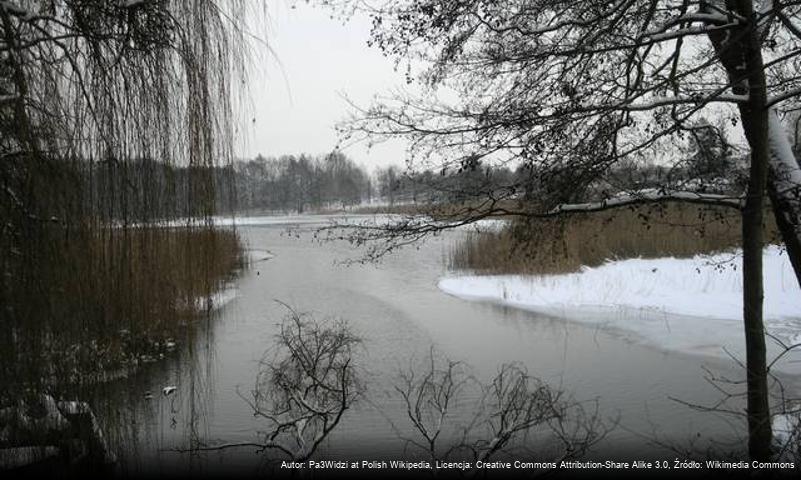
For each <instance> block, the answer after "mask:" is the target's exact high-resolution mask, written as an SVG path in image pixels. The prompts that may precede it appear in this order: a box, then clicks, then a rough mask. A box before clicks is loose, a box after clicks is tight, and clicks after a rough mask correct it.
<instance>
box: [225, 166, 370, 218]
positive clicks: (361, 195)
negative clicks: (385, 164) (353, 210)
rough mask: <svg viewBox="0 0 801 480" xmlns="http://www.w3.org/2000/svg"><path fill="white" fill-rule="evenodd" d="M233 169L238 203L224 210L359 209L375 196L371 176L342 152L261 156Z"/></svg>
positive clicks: (298, 210) (302, 210) (301, 210)
mask: <svg viewBox="0 0 801 480" xmlns="http://www.w3.org/2000/svg"><path fill="white" fill-rule="evenodd" d="M232 169H233V177H234V188H235V189H236V194H237V195H236V196H237V201H236V204H235V205H227V206H226V207H224V208H223V209H224V210H232V209H242V210H253V209H264V210H289V211H297V212H301V213H302V212H304V211H306V210H308V209H310V208H312V209H319V208H326V207H328V208H331V207H344V206H353V205H358V204H360V203H362V202H363V201H365V200H367V199H368V198H370V197H371V195H372V192H370V188H371V182H370V177H369V174H368V173H367V172H366V171H365V170H364V169H363V168H362V167H360V166H359V165H356V163H354V162H353V160H351V159H350V158H348V157H347V156H345V155H344V154H343V153H341V152H333V153H329V154H327V155H324V156H318V157H312V156H310V155H306V154H302V155H299V156H295V155H284V156H281V157H279V158H269V159H268V158H265V157H263V156H261V155H259V156H257V157H256V158H255V159H253V160H250V161H245V162H237V163H236V164H234V165H233V167H232ZM218 175H219V172H218Z"/></svg>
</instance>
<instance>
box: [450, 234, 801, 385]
mask: <svg viewBox="0 0 801 480" xmlns="http://www.w3.org/2000/svg"><path fill="white" fill-rule="evenodd" d="M764 269H765V308H764V315H765V320H766V325H767V328H768V331H769V332H770V333H772V334H773V335H775V336H777V337H778V338H779V339H780V340H782V342H784V343H785V344H788V345H790V344H794V343H798V342H799V340H801V289H799V287H798V282H797V281H796V278H795V275H794V273H793V270H792V267H791V265H790V261H789V259H788V258H787V255H786V252H784V251H783V250H782V249H780V248H779V247H776V246H771V247H768V248H766V249H765V253H764ZM439 288H440V289H441V290H442V291H444V292H445V293H448V294H450V295H454V296H456V297H460V298H464V299H469V300H484V301H492V302H496V303H499V304H503V305H507V306H511V307H516V308H521V309H526V310H532V311H537V312H541V313H545V314H549V315H555V316H559V317H563V318H567V319H569V320H572V321H577V322H581V323H585V324H591V325H595V326H598V327H602V328H604V329H609V330H615V331H618V332H621V333H623V334H624V335H626V336H627V337H629V338H633V339H634V340H636V341H641V342H644V343H647V344H650V345H654V346H657V347H659V348H663V349H666V350H674V351H680V352H685V353H692V354H704V355H712V356H716V357H726V358H728V357H729V355H730V354H735V355H736V356H738V357H740V358H744V356H743V355H741V354H742V347H743V332H742V330H743V328H742V275H741V273H740V257H739V255H738V253H737V252H735V253H727V254H717V255H712V256H696V257H694V258H687V259H676V258H657V259H629V260H618V261H610V262H607V263H606V264H604V265H602V266H600V267H597V268H589V267H584V268H582V270H581V271H580V272H578V273H570V274H563V275H493V276H475V275H468V276H458V277H445V278H442V279H440V281H439ZM769 343H771V342H770V341H769ZM796 350H799V351H796V352H791V355H789V356H791V357H795V358H794V359H795V360H796V362H791V361H783V362H781V365H779V364H777V365H776V368H777V369H779V370H783V371H789V372H792V373H801V367H799V363H798V362H797V360H798V357H799V356H801V348H799V349H796Z"/></svg>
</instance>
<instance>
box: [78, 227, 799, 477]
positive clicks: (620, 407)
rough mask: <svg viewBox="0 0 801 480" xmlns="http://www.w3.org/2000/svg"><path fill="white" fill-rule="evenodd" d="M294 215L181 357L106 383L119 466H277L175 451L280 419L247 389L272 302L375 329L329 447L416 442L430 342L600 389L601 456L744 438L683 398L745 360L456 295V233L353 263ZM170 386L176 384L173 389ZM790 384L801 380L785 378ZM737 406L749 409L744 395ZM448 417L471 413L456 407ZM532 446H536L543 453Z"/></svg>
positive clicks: (264, 237)
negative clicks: (449, 286)
mask: <svg viewBox="0 0 801 480" xmlns="http://www.w3.org/2000/svg"><path fill="white" fill-rule="evenodd" d="M285 227H286V225H282V224H280V222H275V221H270V222H265V224H263V225H249V226H247V227H240V228H241V232H242V234H243V236H244V237H245V239H246V241H247V243H248V246H249V248H251V249H252V250H254V258H259V257H261V256H263V255H262V253H263V251H264V250H269V252H271V253H272V254H273V255H274V258H272V259H270V260H265V261H260V262H256V263H254V264H253V265H252V266H251V268H249V269H248V270H246V271H244V272H242V274H241V276H240V277H239V279H238V281H237V282H236V289H237V290H236V292H237V293H236V298H235V299H234V300H232V301H231V302H229V303H227V304H226V305H225V306H224V307H222V308H221V309H220V310H218V311H217V312H216V313H214V314H213V315H211V317H210V318H209V319H208V320H206V321H205V324H204V325H202V328H201V329H200V332H199V333H198V334H197V335H195V336H193V337H192V339H191V340H190V339H186V340H184V341H183V342H181V341H179V345H178V348H177V349H176V353H175V354H174V355H173V356H171V357H169V358H167V359H166V360H164V361H163V362H161V363H157V364H153V365H151V366H150V367H149V368H148V369H146V370H144V371H141V372H139V373H138V374H137V375H136V376H134V377H133V378H130V379H127V380H123V381H118V382H113V383H110V384H107V385H105V386H103V387H101V388H100V389H99V390H98V391H96V392H95V394H94V398H93V399H92V402H93V404H94V407H95V409H96V411H97V414H98V416H99V417H100V418H101V421H102V423H103V424H104V425H105V429H106V435H107V436H108V437H109V440H110V442H111V443H112V445H113V446H114V447H115V448H116V450H117V451H118V452H119V457H120V464H119V467H118V468H119V469H120V471H121V472H123V473H125V472H128V473H141V472H143V471H144V472H148V473H151V474H161V473H176V472H180V473H187V472H193V473H195V472H196V473H201V472H211V473H214V472H226V473H245V474H249V473H253V472H254V471H257V470H258V469H259V468H261V467H263V466H264V462H265V458H266V457H265V455H262V454H257V453H255V452H254V449H252V448H242V449H236V450H226V451H224V452H204V453H193V454H190V453H180V452H176V451H175V450H179V449H185V448H188V447H189V446H190V445H192V444H196V445H197V444H201V445H202V444H215V443H222V442H238V441H254V440H257V439H258V432H259V431H260V430H262V429H264V428H266V427H267V426H266V425H265V424H263V423H261V422H260V420H259V419H258V418H254V416H253V414H252V411H251V410H250V408H249V406H248V404H247V403H246V401H245V400H244V399H243V398H242V395H244V396H245V397H247V396H248V395H249V392H250V390H251V389H252V387H253V385H254V382H255V379H256V376H257V374H258V371H259V360H260V359H261V358H262V356H263V354H264V353H265V351H266V350H267V349H268V348H270V346H271V345H272V344H273V341H274V335H275V334H276V332H277V324H278V323H279V322H280V321H281V319H282V317H283V316H284V314H285V313H286V310H285V307H283V306H281V305H280V304H279V303H277V302H275V300H280V301H281V302H285V303H287V304H289V305H292V306H293V307H294V308H295V309H297V310H299V311H307V312H310V313H312V314H314V315H316V316H318V317H326V316H331V317H340V318H342V319H346V320H347V321H348V322H349V323H350V325H351V326H352V327H353V329H354V330H355V332H356V333H357V334H358V335H359V336H361V337H362V338H363V339H364V344H363V349H362V350H360V351H359V354H358V355H359V356H358V364H359V366H360V369H361V372H362V375H363V376H364V378H365V379H367V382H366V383H367V385H368V392H367V395H368V396H367V400H366V401H364V402H362V403H360V404H359V405H358V406H357V407H356V408H354V409H353V410H351V411H349V412H348V413H347V414H346V416H345V417H344V418H343V420H342V423H341V425H340V426H339V427H338V429H337V430H336V431H335V432H334V434H333V435H332V436H331V438H330V439H329V440H328V441H327V442H326V443H325V444H324V445H323V448H322V450H321V451H320V452H319V455H317V456H318V457H319V458H345V457H348V458H356V459H368V460H369V459H384V458H390V457H392V458H407V457H411V456H413V454H412V452H410V451H408V450H407V451H404V443H403V441H402V440H400V439H399V434H398V432H396V431H394V430H393V428H392V427H391V425H390V421H391V422H393V423H394V424H395V425H396V426H397V428H398V430H400V433H401V434H410V431H409V429H408V422H405V421H404V417H403V413H402V409H401V404H400V402H399V400H398V398H397V397H396V396H393V395H391V392H392V385H393V383H394V381H395V380H394V378H395V374H396V372H397V371H398V369H399V368H401V367H404V366H408V365H410V362H412V361H413V359H420V358H422V357H423V356H425V355H426V354H427V353H428V351H429V348H430V347H431V346H432V345H433V346H434V347H435V348H436V349H437V350H438V351H440V352H442V353H443V354H444V355H446V356H448V357H449V358H451V359H453V360H461V361H464V362H466V363H468V364H469V365H470V366H471V367H472V368H473V371H474V373H475V374H476V376H477V377H478V378H480V379H482V380H485V381H486V380H488V379H489V378H490V377H491V376H492V375H493V374H494V373H495V372H496V371H497V369H498V367H499V366H500V365H501V364H502V363H504V362H520V363H522V364H524V365H525V366H526V367H527V368H528V371H529V373H531V374H533V375H535V376H538V377H539V378H541V379H542V380H544V381H546V382H548V383H549V384H550V385H552V386H554V387H558V388H560V389H563V390H565V391H567V392H570V393H571V394H572V395H573V396H574V397H575V398H576V399H579V400H597V402H598V405H599V406H600V409H601V412H602V415H603V416H604V417H605V418H606V419H607V423H608V424H612V423H613V419H619V422H618V423H617V426H616V427H615V428H614V429H613V430H612V431H611V432H610V433H609V435H608V436H607V437H606V439H605V440H604V441H603V442H602V443H601V444H599V445H598V446H597V447H596V448H595V449H594V451H593V452H592V453H591V456H592V457H595V458H603V459H605V458H612V457H624V456H625V457H627V459H628V460H631V459H632V458H631V457H632V456H636V457H638V458H646V459H648V458H656V457H657V456H666V457H668V458H674V457H675V454H674V453H673V452H671V451H670V450H667V449H665V447H664V445H659V443H664V444H670V443H676V444H679V445H682V446H684V447H687V446H688V445H690V444H693V445H696V446H698V447H701V448H704V447H708V446H710V445H711V446H712V447H713V448H714V449H715V450H716V451H719V452H727V451H730V450H735V449H741V448H743V444H742V438H743V435H744V425H743V423H742V422H740V421H739V420H737V419H735V418H732V417H729V416H724V415H721V414H717V413H708V412H700V411H696V410H693V409H691V408H689V407H687V406H686V405H684V404H682V403H681V402H679V401H676V400H675V399H678V400H681V401H684V402H690V403H697V404H703V405H711V404H714V403H715V402H717V401H719V400H720V399H721V397H722V394H721V392H719V391H718V390H716V389H715V388H714V387H713V386H712V385H711V384H710V383H709V382H708V381H707V380H706V379H705V376H707V375H708V372H707V371H706V370H705V369H708V370H709V371H712V372H714V373H715V374H717V375H720V376H725V377H729V378H742V377H743V372H742V370H741V369H740V368H739V367H737V366H736V365H734V364H733V363H726V362H723V361H720V360H715V359H710V358H703V357H691V356H686V355H681V354H677V353H669V352H663V351H659V350H657V349H654V348H651V347H647V346H644V345H640V344H637V343H635V342H632V341H631V340H630V339H628V338H627V337H624V336H621V335H620V334H618V333H615V332H609V331H605V330H604V329H603V328H588V327H586V326H582V325H580V324H576V323H572V322H570V321H566V320H563V319H555V318H548V317H545V316H541V315H537V314H534V313H530V312H523V311H518V310H513V309H508V308H503V307H499V306H495V305H491V304H484V303H476V302H468V301H464V300H460V299H457V298H453V297H450V296H447V295H445V294H443V293H442V292H440V291H439V290H438V289H437V287H436V282H437V279H438V278H439V277H440V276H442V275H443V274H445V273H446V269H445V267H444V261H443V259H444V257H445V256H446V253H447V249H448V246H449V245H451V244H452V242H454V241H457V240H458V237H459V235H460V234H459V233H454V234H452V235H450V236H444V237H439V238H436V239H433V240H432V241H429V242H428V243H425V244H424V245H422V246H421V247H420V248H419V249H414V248H411V249H405V250H402V251H401V252H400V253H398V254H396V255H394V256H392V257H390V258H387V259H386V260H385V261H384V262H383V263H381V264H379V265H373V264H371V265H354V266H342V265H339V264H338V261H341V260H344V259H347V258H352V257H355V256H357V255H358V252H354V251H352V250H351V249H350V247H349V246H348V245H346V244H335V243H326V244H322V245H321V244H318V243H314V242H313V241H311V239H310V237H305V236H301V238H296V237H294V236H287V235H285ZM306 227H307V228H310V225H307V226H306ZM167 386H176V387H177V390H176V391H175V392H174V393H172V394H171V395H169V396H165V395H163V394H162V388H164V387H167ZM785 386H787V387H788V388H790V389H796V391H797V388H798V383H797V382H795V383H794V382H793V381H789V380H788V381H787V382H786V385H785ZM146 392H151V394H152V398H150V399H147V398H145V395H146ZM728 405H729V407H731V408H734V409H738V408H739V409H742V408H743V404H742V402H740V401H739V400H737V399H734V400H732V401H731V402H730V403H729V404H728ZM450 420H451V421H452V422H454V423H458V422H460V421H463V420H464V418H462V417H460V416H459V414H455V415H454V417H452V418H451V419H450ZM528 459H529V460H538V458H536V453H535V454H532V455H529V458H528ZM539 460H545V459H544V458H540V459H539Z"/></svg>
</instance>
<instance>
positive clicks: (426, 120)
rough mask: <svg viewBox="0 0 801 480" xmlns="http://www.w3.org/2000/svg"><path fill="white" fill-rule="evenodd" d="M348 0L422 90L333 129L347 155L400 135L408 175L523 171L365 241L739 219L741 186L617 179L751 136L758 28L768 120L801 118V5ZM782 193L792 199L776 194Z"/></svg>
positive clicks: (363, 109)
mask: <svg viewBox="0 0 801 480" xmlns="http://www.w3.org/2000/svg"><path fill="white" fill-rule="evenodd" d="M327 3H332V2H327ZM333 3H337V2H333ZM339 3H343V2H339ZM344 3H348V4H350V5H353V3H357V4H358V5H361V6H362V8H364V9H365V10H366V11H367V12H368V14H369V15H371V16H372V18H373V31H372V39H371V43H372V45H373V46H374V47H376V48H379V49H381V50H382V51H383V52H385V54H386V55H388V56H389V57H391V58H394V59H395V60H396V61H397V62H398V65H399V66H406V67H407V68H408V71H410V72H412V73H410V81H413V80H415V79H417V80H418V83H419V85H420V88H422V90H423V92H422V94H419V95H418V94H413V93H398V94H395V95H390V96H388V97H384V98H379V99H377V101H376V102H375V103H374V104H372V105H369V106H360V105H354V109H355V112H354V114H353V116H352V117H351V118H350V119H348V120H347V121H345V122H343V124H342V125H341V131H342V136H343V141H344V142H357V141H363V140H366V141H369V142H379V141H382V140H385V139H390V138H393V137H402V138H405V139H407V140H409V141H410V144H411V147H410V152H409V153H410V154H409V168H410V170H411V171H413V172H419V171H421V170H424V169H432V170H433V171H434V172H439V173H442V174H447V173H448V172H458V171H464V170H470V169H474V168H475V166H476V165H481V164H482V162H483V164H484V165H488V164H494V165H509V166H511V167H512V168H516V169H519V171H520V172H521V175H517V176H515V177H514V178H512V179H510V180H508V181H504V182H502V183H500V184H499V183H498V182H493V181H490V180H491V179H490V176H491V172H489V171H488V172H487V174H486V176H487V178H486V179H485V181H483V182H479V183H478V184H472V185H471V186H470V188H469V189H468V190H467V191H465V192H463V193H464V195H463V196H462V197H463V198H466V199H467V201H465V202H463V203H462V204H461V205H459V206H457V207H453V206H450V207H449V208H436V207H435V208H433V209H432V211H431V213H432V218H433V219H436V220H437V221H436V222H435V221H431V220H429V221H425V222H420V221H418V222H406V223H405V224H403V225H401V223H395V224H393V225H392V227H391V228H363V229H357V233H356V234H355V237H357V238H358V240H359V241H377V242H378V243H380V242H381V241H382V240H383V239H386V238H394V239H398V240H400V241H401V242H407V241H413V240H415V239H416V238H418V237H420V236H425V235H427V234H430V233H435V232H437V231H441V230H443V229H447V228H454V227H457V226H459V225H461V224H464V223H470V222H472V221H476V220H479V219H482V218H487V217H492V216H497V215H516V216H523V217H541V216H553V215H564V214H567V213H570V212H574V211H597V210H602V209H607V208H613V207H620V206H625V205H632V204H640V203H651V202H664V201H679V202H694V203H703V204H712V205H720V206H725V207H733V208H738V209H739V208H742V207H743V205H744V201H743V195H744V191H743V190H742V189H740V190H737V189H728V190H726V191H722V192H716V191H714V189H708V188H698V186H697V185H689V184H686V183H685V182H682V181H679V182H676V181H672V180H668V178H667V177H663V178H662V179H661V180H660V181H659V182H658V184H657V185H655V186H654V188H651V189H649V190H647V191H642V190H641V189H640V188H636V187H635V188H630V187H628V186H625V185H620V184H618V183H617V182H616V178H615V175H614V172H615V170H616V169H620V168H626V167H631V166H640V167H646V166H654V165H657V166H660V167H661V168H664V169H666V170H668V171H669V170H671V169H677V168H685V167H687V162H688V161H689V159H690V157H692V155H688V154H687V152H688V151H689V150H692V149H693V148H695V147H693V143H694V142H695V143H697V141H698V140H699V139H701V138H702V137H707V138H709V137H710V136H713V137H717V138H719V139H726V138H727V135H728V134H727V130H728V129H729V128H731V127H734V126H736V127H737V128H739V126H740V125H741V124H743V123H748V122H747V121H746V120H745V119H746V118H747V116H748V115H749V112H750V110H749V109H751V107H750V106H749V104H748V102H749V101H751V100H753V99H751V98H750V97H749V91H748V88H749V85H748V75H750V74H752V73H753V72H746V71H744V70H743V68H744V67H743V65H744V63H743V51H744V50H745V48H744V45H745V43H744V42H745V40H746V38H747V37H748V35H749V34H750V33H749V32H751V31H753V30H754V29H756V30H758V35H759V41H760V48H761V54H762V55H763V56H764V73H765V75H766V79H767V83H766V85H765V86H764V87H765V91H766V93H767V99H766V104H767V108H770V109H771V110H772V111H774V112H776V113H778V114H784V113H787V112H794V111H796V110H797V109H798V107H799V105H800V104H799V93H800V92H801V75H799V71H801V68H799V67H801V63H800V62H801V57H800V56H799V54H801V26H799V25H798V24H797V23H798V22H797V19H798V18H799V14H801V4H799V3H798V2H787V1H782V2H779V1H755V2H739V3H738V2H732V1H726V2H724V1H710V0H700V1H698V0H693V1H689V0H611V1H597V0H586V1H546V0H510V1H504V2H496V1H490V0H452V1H451V0H448V1H434V0H427V1H423V2H380V1H376V2H347V1H345V2H344ZM749 8H753V15H752V16H751V17H749V18H746V16H745V14H744V13H743V12H746V11H748V9H749ZM416 71H421V73H420V75H419V76H417V77H415V76H412V74H413V73H414V72H416ZM760 88H761V86H760ZM706 119H714V121H713V122H708V121H707V120H706ZM727 125H728V126H727ZM780 136H781V135H780ZM729 138H730V137H729ZM784 174H787V172H784ZM685 180H686V179H685ZM788 188H789V189H790V190H793V191H795V190H797V188H796V186H794V185H789V187H786V186H785V187H781V189H782V191H785V190H788ZM794 189H795V190H794ZM779 193H781V192H779ZM785 193H788V192H785ZM565 204H569V205H573V206H572V207H571V208H566V207H560V206H561V205H565ZM385 247H386V246H385V245H381V246H379V247H378V248H377V251H378V253H380V251H381V250H382V249H385Z"/></svg>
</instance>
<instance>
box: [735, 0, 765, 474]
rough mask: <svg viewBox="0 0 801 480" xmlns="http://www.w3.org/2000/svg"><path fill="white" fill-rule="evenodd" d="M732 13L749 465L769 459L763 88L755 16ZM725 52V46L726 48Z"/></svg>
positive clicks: (748, 8)
mask: <svg viewBox="0 0 801 480" xmlns="http://www.w3.org/2000/svg"><path fill="white" fill-rule="evenodd" d="M736 8H737V10H738V13H740V14H741V15H743V16H744V17H745V18H747V19H748V23H747V25H746V26H745V28H746V29H747V31H744V32H735V33H734V35H737V34H738V33H742V34H744V37H743V38H744V42H743V43H744V45H743V46H744V47H745V51H744V52H743V57H744V58H743V60H744V61H745V67H746V70H745V72H744V73H745V75H746V77H745V78H747V82H748V87H749V100H748V103H747V104H741V105H740V112H741V116H742V119H743V129H744V131H745V135H746V137H747V139H748V143H749V146H750V147H751V167H750V178H749V182H748V191H747V193H746V200H745V207H744V208H743V214H742V215H743V222H742V230H743V239H742V241H743V320H744V324H745V348H746V370H747V386H748V394H747V396H748V412H747V413H748V453H749V456H750V458H751V459H752V460H760V461H765V460H769V459H770V457H771V448H770V447H771V438H772V434H771V423H770V407H769V405H768V382H767V362H766V351H765V332H764V325H763V318H762V304H763V299H764V292H763V279H762V275H763V273H762V249H763V243H764V239H763V232H762V215H763V207H764V195H765V187H766V184H767V179H768V153H769V147H768V111H767V87H766V82H765V71H764V64H763V62H762V52H761V45H760V41H759V35H758V32H757V28H756V25H757V16H756V15H755V13H754V9H753V4H752V2H750V1H747V0H739V1H737V3H736ZM726 47H731V45H726Z"/></svg>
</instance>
